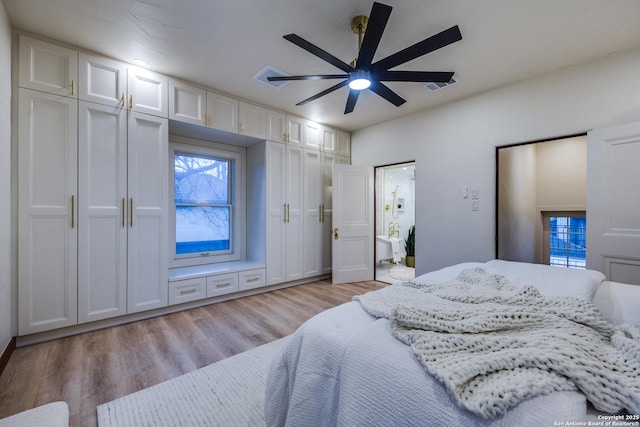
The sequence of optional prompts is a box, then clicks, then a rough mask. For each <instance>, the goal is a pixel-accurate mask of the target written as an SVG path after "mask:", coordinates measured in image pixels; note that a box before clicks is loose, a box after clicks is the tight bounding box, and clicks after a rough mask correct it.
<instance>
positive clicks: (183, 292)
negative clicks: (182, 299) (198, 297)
mask: <svg viewBox="0 0 640 427" xmlns="http://www.w3.org/2000/svg"><path fill="white" fill-rule="evenodd" d="M196 292H198V290H197V289H185V290H182V291H180V295H189V294H195V293H196Z"/></svg>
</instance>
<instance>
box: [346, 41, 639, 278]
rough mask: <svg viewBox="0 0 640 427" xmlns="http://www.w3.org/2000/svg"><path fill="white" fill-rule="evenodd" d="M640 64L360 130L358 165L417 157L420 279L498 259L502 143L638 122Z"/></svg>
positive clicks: (581, 71)
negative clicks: (472, 193)
mask: <svg viewBox="0 0 640 427" xmlns="http://www.w3.org/2000/svg"><path fill="white" fill-rule="evenodd" d="M639 68H640V50H638V49H635V50H631V51H625V52H619V53H616V54H613V55H609V56H606V57H603V58H599V59H596V60H594V61H592V62H589V63H586V64H581V65H576V66H573V67H568V68H564V69H561V70H558V71H555V72H551V73H548V74H545V75H542V76H539V77H535V78H532V79H529V80H525V81H521V82H517V83H513V84H510V85H507V86H503V87H500V88H497V89H494V90H492V91H489V92H485V93H482V94H478V95H475V96H472V97H469V98H466V99H462V100H459V101H455V102H452V103H449V104H445V105H442V106H439V107H434V108H430V109H427V110H423V111H420V112H417V113H414V114H411V115H407V116H403V117H400V118H398V119H395V120H391V121H389V122H385V123H381V124H378V125H374V126H371V127H368V128H365V129H361V130H358V131H356V132H353V133H352V137H351V144H352V146H351V149H352V163H353V164H354V165H372V166H377V165H380V164H387V163H389V162H393V161H402V160H405V159H415V161H416V218H417V219H416V274H423V273H426V272H428V271H432V270H436V269H439V268H442V267H444V266H448V265H452V264H456V263H460V262H466V261H478V262H484V261H487V260H490V259H492V258H494V257H495V246H496V242H495V211H496V207H495V203H496V202H495V200H496V196H495V189H496V187H495V186H496V183H495V175H496V161H495V147H497V146H503V145H511V144H515V143H522V142H529V141H537V140H544V139H552V138H558V137H563V136H566V135H577V134H580V133H586V132H587V131H588V130H590V129H596V128H601V127H607V126H613V125H617V124H623V123H628V122H632V121H637V117H638V116H639V115H640V100H639V99H638V97H637V95H636V94H637V93H639V92H640V76H639V74H638V73H637V70H638V69H639ZM603 75H606V76H608V78H607V82H606V84H603V80H602V76H603ZM425 96H426V95H425ZM398 135H402V138H398ZM398 153H400V154H398ZM400 155H401V156H403V158H402V159H396V158H391V157H396V156H400ZM463 187H467V188H468V189H470V190H471V189H478V190H479V210H477V211H474V210H472V201H471V200H470V197H469V198H466V199H465V198H464V197H463V196H462V189H463Z"/></svg>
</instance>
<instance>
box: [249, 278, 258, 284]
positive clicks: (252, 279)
mask: <svg viewBox="0 0 640 427" xmlns="http://www.w3.org/2000/svg"><path fill="white" fill-rule="evenodd" d="M258 280H260V278H259V277H253V278H251V279H247V283H249V282H257V281H258Z"/></svg>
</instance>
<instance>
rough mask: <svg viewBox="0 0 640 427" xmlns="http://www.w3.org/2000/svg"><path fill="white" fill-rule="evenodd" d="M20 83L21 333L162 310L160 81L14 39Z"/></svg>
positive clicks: (163, 127)
mask: <svg viewBox="0 0 640 427" xmlns="http://www.w3.org/2000/svg"><path fill="white" fill-rule="evenodd" d="M78 58H79V60H78ZM78 64H80V65H79V66H78ZM61 76H62V77H61ZM67 80H71V81H70V82H67ZM19 84H20V89H19V100H18V103H19V116H18V145H19V150H18V174H19V196H18V199H19V201H18V223H19V230H18V233H19V236H18V239H19V242H18V247H19V261H18V262H19V266H18V281H19V292H18V295H19V296H18V300H19V308H18V310H19V322H18V329H19V331H18V332H19V335H26V334H31V333H37V332H43V331H46V330H50V329H56V328H60V327H65V326H72V325H75V324H78V323H84V322H90V321H95V320H100V319H105V318H109V317H114V316H118V315H123V314H127V313H134V312H137V311H141V310H147V309H151V308H157V307H162V306H166V305H167V300H168V291H167V256H166V254H167V229H168V224H167V218H168V215H167V192H168V183H167V179H168V164H167V155H168V154H167V152H168V122H167V118H166V116H167V114H168V93H167V87H168V86H167V85H168V80H167V79H166V78H164V77H163V76H160V75H157V74H155V73H148V72H146V71H144V70H140V69H137V68H135V67H132V68H131V69H129V68H128V67H127V66H126V64H120V63H118V62H117V61H113V60H110V59H107V58H100V57H94V56H90V55H84V54H81V55H78V52H75V51H72V50H69V49H61V48H60V47H58V46H55V45H52V44H49V43H46V42H42V41H40V40H36V39H32V38H30V37H24V36H21V38H20V70H19ZM33 89H35V90H33ZM78 98H79V99H78Z"/></svg>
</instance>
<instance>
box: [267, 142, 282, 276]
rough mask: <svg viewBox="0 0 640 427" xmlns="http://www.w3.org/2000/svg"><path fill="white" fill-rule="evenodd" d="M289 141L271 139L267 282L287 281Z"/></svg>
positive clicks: (268, 191)
mask: <svg viewBox="0 0 640 427" xmlns="http://www.w3.org/2000/svg"><path fill="white" fill-rule="evenodd" d="M285 151H286V145H285V144H279V143H275V142H271V141H267V153H266V154H267V156H266V157H267V166H266V175H267V191H266V192H267V254H266V258H267V284H268V285H273V284H276V283H282V282H286V259H285V256H284V248H285V246H284V245H285V231H286V230H285V227H286V225H287V206H286V200H287V198H286V194H285V189H286V187H285V182H286V175H285Z"/></svg>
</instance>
